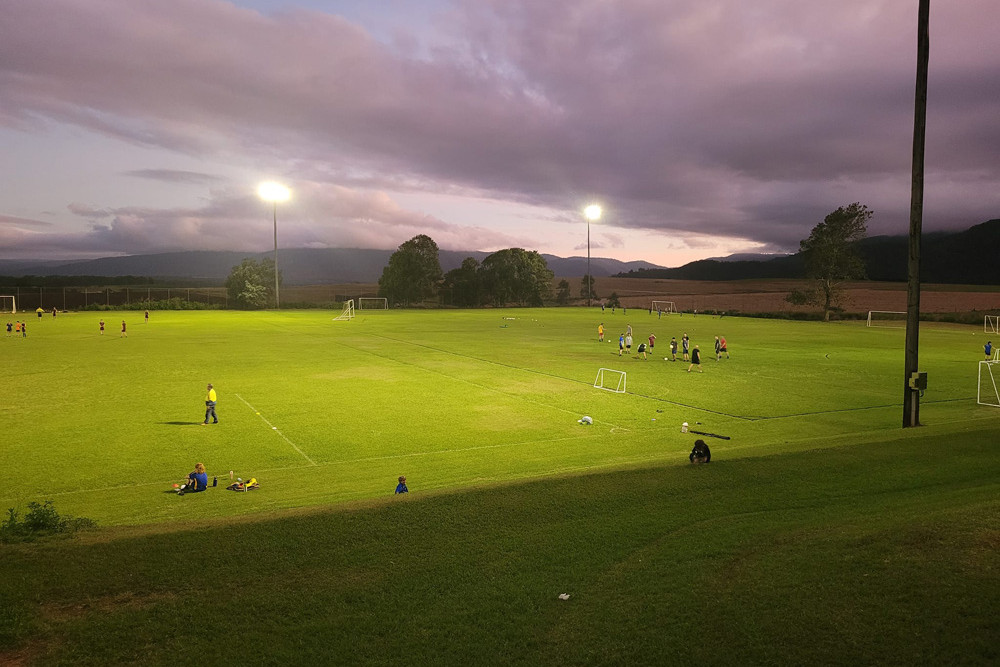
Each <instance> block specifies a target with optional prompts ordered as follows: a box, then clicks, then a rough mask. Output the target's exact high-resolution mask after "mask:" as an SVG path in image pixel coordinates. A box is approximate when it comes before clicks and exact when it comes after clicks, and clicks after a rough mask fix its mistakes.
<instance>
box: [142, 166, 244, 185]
mask: <svg viewBox="0 0 1000 667" xmlns="http://www.w3.org/2000/svg"><path fill="white" fill-rule="evenodd" d="M125 175H126V176H135V177H136V178H148V179H150V180H153V181H161V182H164V183H188V184H191V185H215V184H217V183H221V182H222V181H224V180H225V179H224V178H222V177H221V176H213V175H211V174H201V173H198V172H196V171H183V170H177V169H135V170H133V171H127V172H125Z"/></svg>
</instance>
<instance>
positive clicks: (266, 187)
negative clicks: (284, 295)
mask: <svg viewBox="0 0 1000 667" xmlns="http://www.w3.org/2000/svg"><path fill="white" fill-rule="evenodd" d="M257 195H258V196H259V197H260V198H261V199H263V200H264V201H269V202H271V204H273V213H274V307H275V308H280V307H281V296H280V295H279V294H278V202H279V201H288V199H289V198H290V197H291V196H292V191H291V190H289V189H288V188H286V187H285V186H284V185H281V184H280V183H270V182H269V183H261V184H260V187H258V188H257Z"/></svg>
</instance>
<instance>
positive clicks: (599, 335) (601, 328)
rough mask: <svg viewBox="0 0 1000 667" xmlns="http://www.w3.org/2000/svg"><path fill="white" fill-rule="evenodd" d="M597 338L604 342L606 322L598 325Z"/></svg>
mask: <svg viewBox="0 0 1000 667" xmlns="http://www.w3.org/2000/svg"><path fill="white" fill-rule="evenodd" d="M597 340H598V342H600V343H603V342H604V322H601V323H600V324H598V325H597Z"/></svg>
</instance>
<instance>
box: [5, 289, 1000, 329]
mask: <svg viewBox="0 0 1000 667" xmlns="http://www.w3.org/2000/svg"><path fill="white" fill-rule="evenodd" d="M0 298H3V297H0ZM983 333H988V334H1000V315H987V316H986V317H985V318H983Z"/></svg>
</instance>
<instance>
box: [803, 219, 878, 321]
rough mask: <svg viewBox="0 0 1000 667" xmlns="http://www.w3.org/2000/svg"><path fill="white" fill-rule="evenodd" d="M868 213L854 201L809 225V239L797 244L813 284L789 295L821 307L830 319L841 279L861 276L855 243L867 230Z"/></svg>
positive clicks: (841, 291)
mask: <svg viewBox="0 0 1000 667" xmlns="http://www.w3.org/2000/svg"><path fill="white" fill-rule="evenodd" d="M872 215H873V212H872V211H869V210H868V207H867V206H864V205H862V204H860V203H858V202H855V203H853V204H851V205H850V206H841V207H840V208H838V209H837V210H836V211H834V212H833V213H830V214H829V215H827V216H826V217H825V218H824V219H823V222H821V223H819V224H818V225H816V226H815V227H813V229H812V232H811V233H810V234H809V238H807V239H803V240H802V241H801V242H800V243H799V252H800V253H801V254H802V256H803V259H804V260H805V264H806V275H807V276H808V277H809V278H812V279H813V280H815V281H816V286H815V289H814V290H813V291H812V292H809V293H805V294H797V295H792V298H797V299H799V300H800V301H805V302H808V303H814V304H816V305H820V306H822V307H823V319H824V320H829V319H830V311H831V310H833V309H834V308H835V307H836V305H837V303H838V302H839V300H840V297H841V296H842V294H843V284H844V282H845V281H847V280H854V279H857V278H863V277H864V275H865V265H864V262H863V261H862V259H861V256H860V255H859V254H858V252H857V242H858V241H860V240H861V239H863V238H864V237H865V235H866V234H867V233H868V220H869V219H871V217H872Z"/></svg>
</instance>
